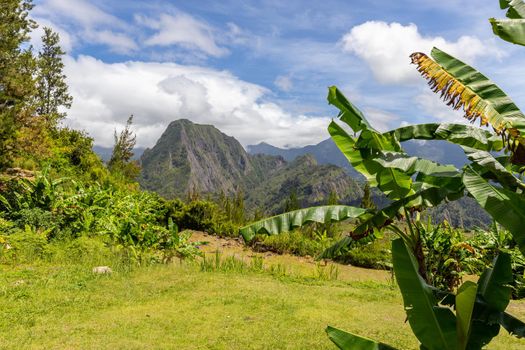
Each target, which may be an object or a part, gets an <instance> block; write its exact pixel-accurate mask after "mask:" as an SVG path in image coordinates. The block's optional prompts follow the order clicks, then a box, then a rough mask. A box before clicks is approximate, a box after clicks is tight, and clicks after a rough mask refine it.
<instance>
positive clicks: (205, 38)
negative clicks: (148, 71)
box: [135, 12, 229, 57]
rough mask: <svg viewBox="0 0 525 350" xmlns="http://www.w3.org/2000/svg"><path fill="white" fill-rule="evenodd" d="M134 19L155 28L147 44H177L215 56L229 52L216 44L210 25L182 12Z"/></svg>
mask: <svg viewBox="0 0 525 350" xmlns="http://www.w3.org/2000/svg"><path fill="white" fill-rule="evenodd" d="M135 21H136V22H137V23H139V24H141V25H144V26H147V27H149V28H151V29H154V30H156V33H155V34H153V35H152V36H151V37H149V38H148V39H146V41H145V44H146V45H149V46H172V45H179V46H182V47H184V48H187V49H194V50H199V51H202V52H204V53H206V54H208V55H211V56H215V57H220V56H224V55H226V54H227V53H228V52H229V51H228V50H227V49H226V48H224V47H219V46H218V44H217V43H216V40H215V38H214V30H213V28H212V27H210V26H209V25H208V24H207V23H205V22H202V21H199V20H197V19H195V18H194V17H192V16H190V15H188V14H186V13H183V12H177V13H176V14H174V15H169V14H162V15H160V17H159V18H158V19H153V18H149V17H144V16H135Z"/></svg>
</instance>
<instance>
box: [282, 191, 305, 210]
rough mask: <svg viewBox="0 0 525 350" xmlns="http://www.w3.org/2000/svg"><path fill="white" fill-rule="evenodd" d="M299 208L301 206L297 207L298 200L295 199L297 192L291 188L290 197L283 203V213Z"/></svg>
mask: <svg viewBox="0 0 525 350" xmlns="http://www.w3.org/2000/svg"><path fill="white" fill-rule="evenodd" d="M299 208H301V206H300V205H299V199H298V198H297V191H296V189H295V188H293V189H292V191H291V192H290V197H288V199H286V202H285V203H284V211H285V212H287V211H292V210H297V209H299Z"/></svg>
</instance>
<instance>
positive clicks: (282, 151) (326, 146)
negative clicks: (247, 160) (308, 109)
mask: <svg viewBox="0 0 525 350" xmlns="http://www.w3.org/2000/svg"><path fill="white" fill-rule="evenodd" d="M246 148H247V150H248V153H250V154H268V155H272V156H281V157H283V158H284V159H285V160H286V161H293V160H294V159H295V158H297V157H299V156H303V155H305V154H311V155H312V156H313V157H314V158H315V160H317V162H318V163H319V164H333V165H337V166H339V167H341V168H343V169H345V170H346V171H347V172H348V174H349V175H351V176H352V177H354V178H359V179H363V177H362V176H361V174H359V173H358V172H357V171H355V170H354V168H353V167H352V166H351V165H350V163H348V160H347V159H346V157H345V156H344V155H343V154H342V153H341V151H339V148H337V146H336V145H335V143H334V141H332V139H326V140H324V141H322V142H320V143H318V144H316V145H309V146H305V147H299V148H279V147H275V146H272V145H270V144H268V143H266V142H261V143H259V144H257V145H248V146H247V147H246Z"/></svg>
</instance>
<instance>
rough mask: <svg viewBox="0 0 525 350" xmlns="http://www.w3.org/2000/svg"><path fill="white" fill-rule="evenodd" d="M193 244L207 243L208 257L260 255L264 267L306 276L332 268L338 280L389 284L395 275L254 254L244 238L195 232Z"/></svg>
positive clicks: (192, 237)
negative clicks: (386, 282) (217, 254)
mask: <svg viewBox="0 0 525 350" xmlns="http://www.w3.org/2000/svg"><path fill="white" fill-rule="evenodd" d="M191 241H193V242H207V244H205V245H202V246H200V249H201V251H203V252H204V253H205V254H206V255H211V254H215V252H217V251H218V252H219V253H221V254H222V255H223V256H235V257H237V258H239V259H243V260H246V261H248V260H250V259H251V258H253V257H255V256H258V257H262V258H263V260H264V264H265V265H282V266H284V267H285V268H286V270H287V271H290V272H296V273H300V274H303V275H305V274H306V275H308V274H315V272H316V270H317V269H319V268H321V269H322V268H329V267H330V266H331V265H332V266H333V267H336V268H337V270H338V279H339V280H344V281H370V280H373V281H380V282H385V281H390V280H391V279H392V275H391V273H390V272H388V271H384V270H373V269H365V268H361V267H355V266H350V265H343V264H339V263H335V262H332V261H316V260H315V259H314V258H312V257H309V256H306V257H302V256H295V255H290V254H276V253H273V252H255V251H253V250H252V249H251V248H250V247H248V246H246V245H244V241H243V240H242V239H241V238H221V237H217V236H214V235H209V234H207V233H205V232H199V231H193V233H192V236H191Z"/></svg>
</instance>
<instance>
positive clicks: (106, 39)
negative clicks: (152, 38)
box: [84, 30, 138, 54]
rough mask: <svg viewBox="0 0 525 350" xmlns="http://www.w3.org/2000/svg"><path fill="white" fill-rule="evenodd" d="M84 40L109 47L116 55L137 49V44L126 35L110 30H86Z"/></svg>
mask: <svg viewBox="0 0 525 350" xmlns="http://www.w3.org/2000/svg"><path fill="white" fill-rule="evenodd" d="M84 34H85V35H84V38H85V39H86V40H88V41H91V42H94V43H97V44H104V45H107V46H109V48H110V50H111V51H113V52H116V53H123V54H126V53H130V52H133V51H135V50H137V49H138V45H137V43H135V41H134V40H133V39H131V38H130V37H129V36H128V35H126V34H123V33H117V32H113V31H111V30H87V31H86V32H85V33H84Z"/></svg>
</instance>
